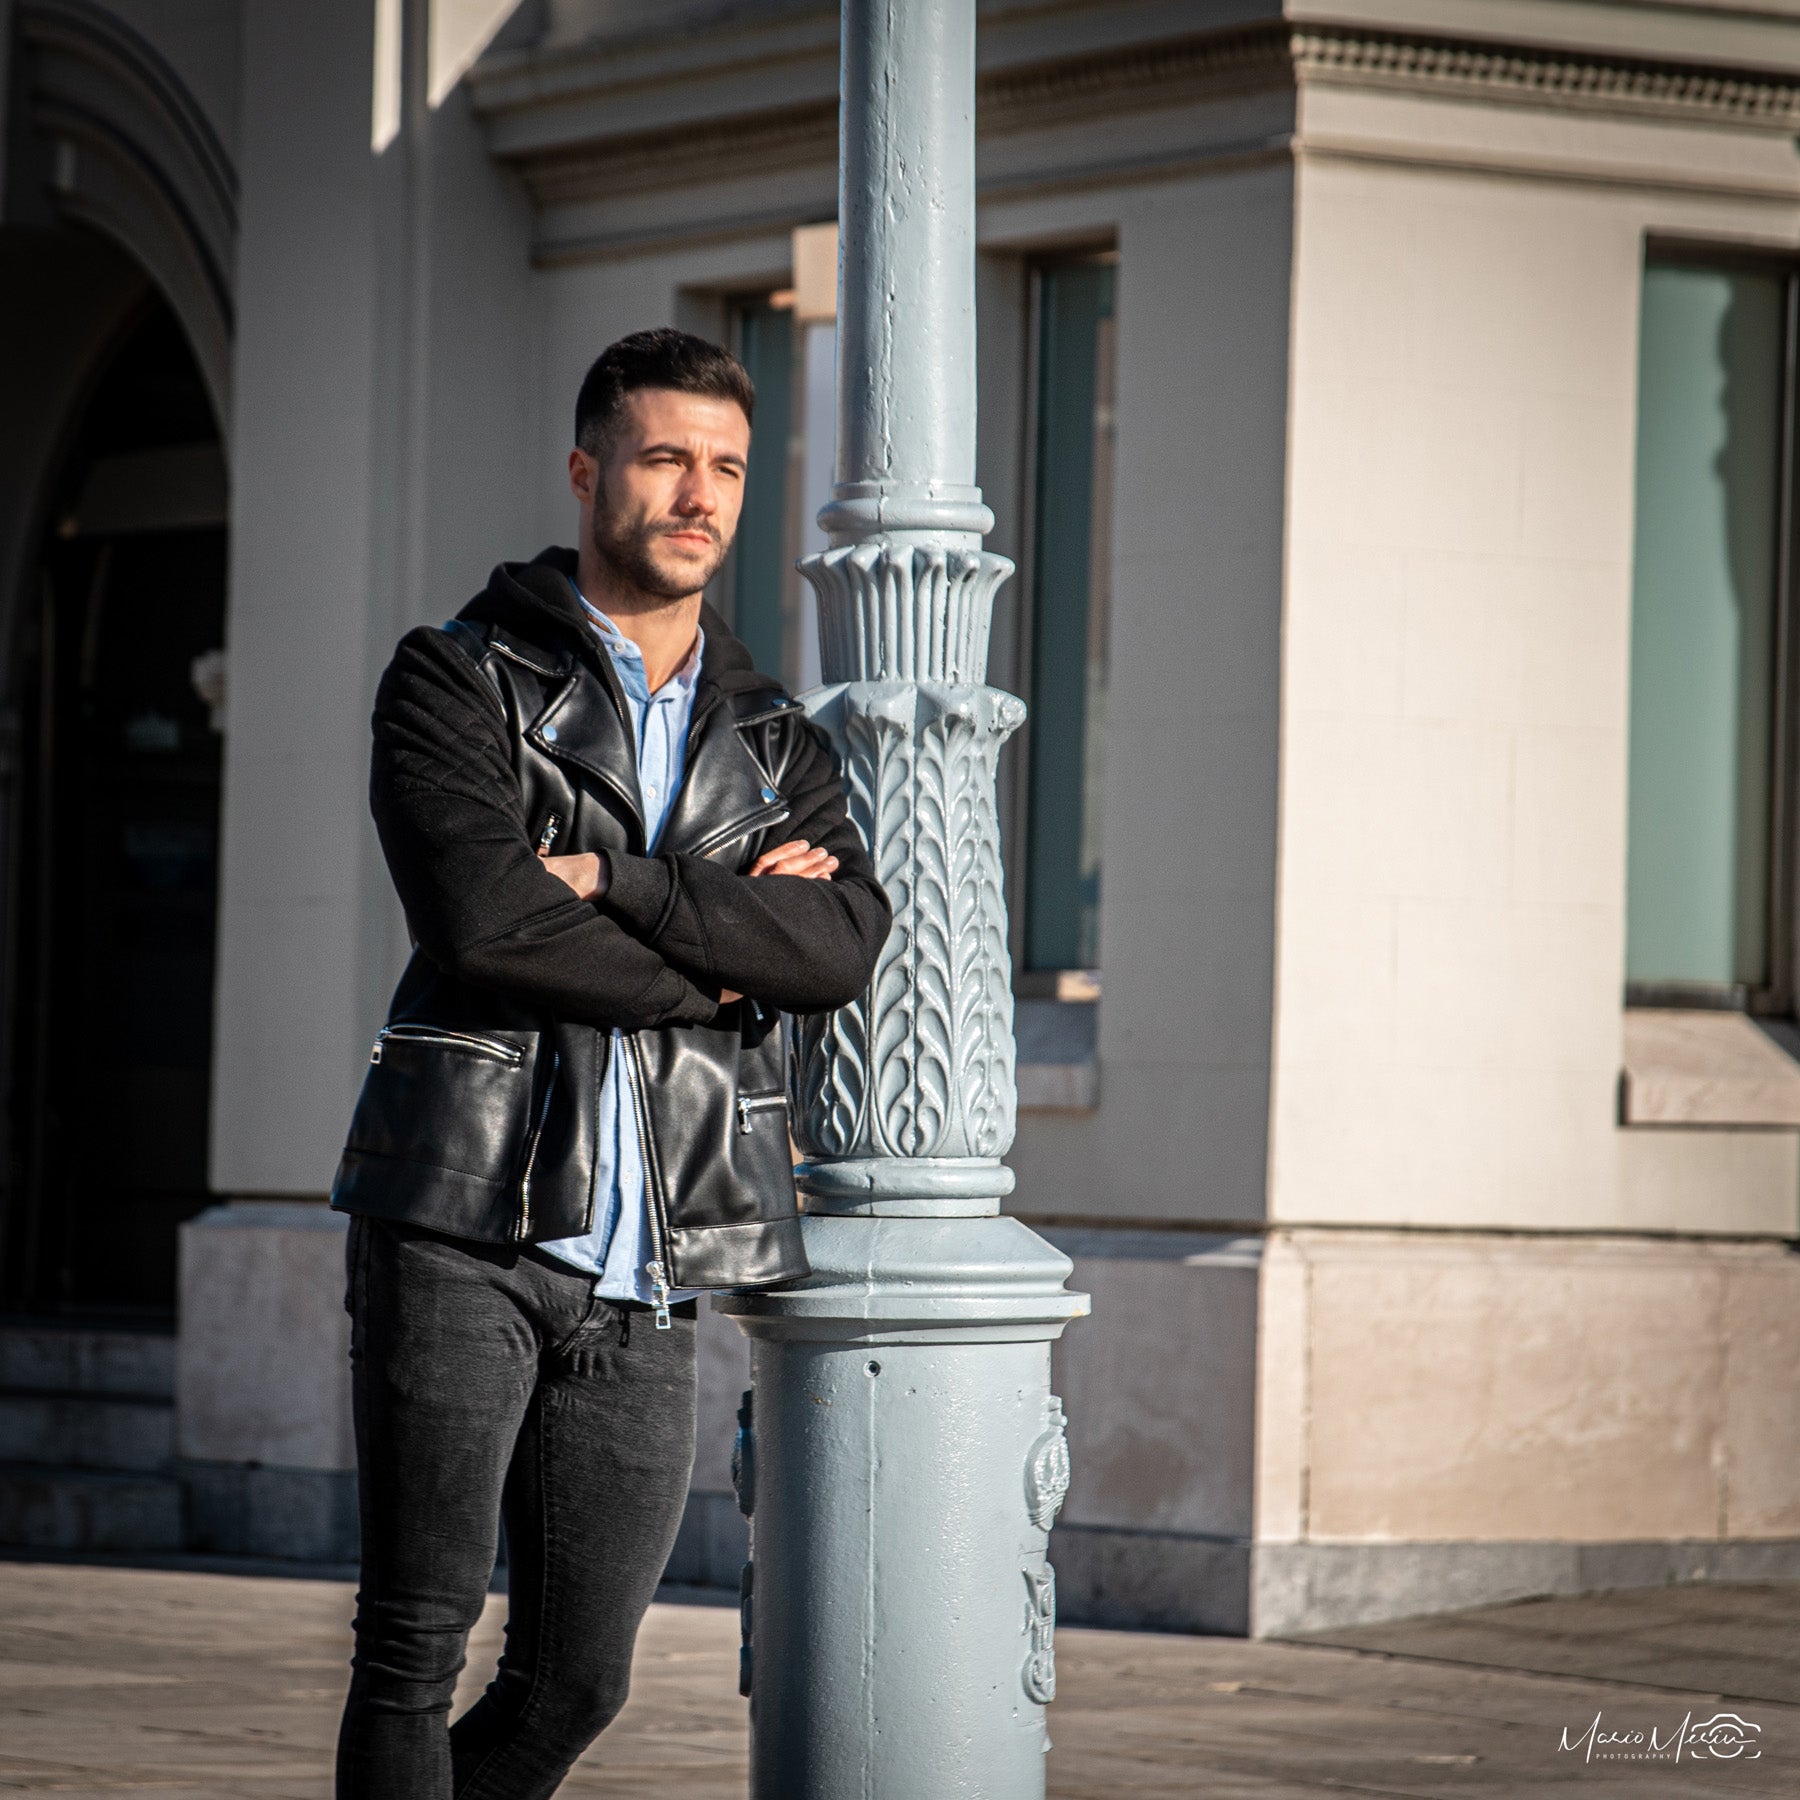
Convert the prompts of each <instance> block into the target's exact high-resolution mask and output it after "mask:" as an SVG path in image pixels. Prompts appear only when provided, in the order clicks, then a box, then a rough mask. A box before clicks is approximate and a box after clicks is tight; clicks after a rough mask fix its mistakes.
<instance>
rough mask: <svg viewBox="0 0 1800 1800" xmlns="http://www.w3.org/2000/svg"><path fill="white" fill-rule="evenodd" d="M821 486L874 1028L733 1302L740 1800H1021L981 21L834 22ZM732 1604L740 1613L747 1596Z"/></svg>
mask: <svg viewBox="0 0 1800 1800" xmlns="http://www.w3.org/2000/svg"><path fill="white" fill-rule="evenodd" d="M842 55H843V65H842V83H843V86H842V93H843V113H842V125H841V151H840V198H839V220H840V226H841V233H842V235H841V240H840V263H839V271H838V432H837V475H838V481H837V485H836V487H835V489H834V490H833V498H832V501H831V503H830V504H829V505H828V506H827V507H826V508H825V509H824V511H823V512H822V513H821V514H820V523H821V525H822V526H823V527H824V528H825V529H826V531H827V532H828V533H829V534H830V537H831V541H832V548H830V549H829V550H826V551H824V552H823V553H822V554H820V555H818V556H814V557H809V558H808V559H806V561H805V562H804V563H803V564H802V565H801V567H802V570H803V572H804V573H805V575H806V577H807V579H808V580H809V581H811V583H812V584H813V587H814V588H815V590H816V591H817V593H818V598H819V631H820V645H821V666H822V668H823V671H824V680H825V685H824V686H823V687H821V688H819V689H817V690H816V691H815V692H814V693H812V694H811V695H809V696H807V702H808V705H809V707H810V710H811V712H812V714H813V716H814V717H815V718H816V719H818V721H819V722H820V723H821V724H822V725H823V726H824V727H825V729H826V730H827V731H828V732H829V733H830V734H831V736H832V739H833V741H834V742H835V743H836V745H837V747H838V750H839V753H840V755H841V756H842V758H843V761H844V767H845V771H846V774H847V776H848V779H849V785H850V793H851V809H852V812H853V815H854V816H855V818H856V820H857V823H858V825H859V826H860V828H861V830H862V832H863V835H864V837H865V838H866V840H867V842H868V844H869V847H870V850H871V852H872V853H873V855H874V858H875V862H876V866H877V868H878V869H879V871H880V873H881V877H882V880H883V881H884V883H885V884H886V886H887V890H888V892H889V894H890V896H891V897H892V899H893V902H894V909H895V919H894V929H893V933H892V935H891V936H890V938H889V939H888V943H887V946H886V948H885V950H884V951H883V953H882V956H881V961H880V963H879V965H878V967H877V969H876V972H875V978H874V981H873V983H872V985H871V987H870V991H869V993H868V995H867V997H866V998H865V999H864V1000H863V1001H862V1002H861V1003H859V1004H858V1005H856V1006H853V1007H848V1008H846V1009H844V1010H843V1011H842V1012H839V1013H836V1014H833V1015H831V1016H829V1017H827V1018H823V1019H818V1020H813V1021H808V1022H807V1023H806V1025H805V1027H804V1029H803V1030H802V1032H801V1033H800V1039H799V1043H798V1046H797V1052H798V1053H797V1059H796V1072H795V1087H796V1096H795V1097H796V1101H797V1106H796V1119H795V1133H796V1136H797V1137H798V1139H799V1141H800V1144H801V1146H802V1148H803V1149H804V1150H805V1152H806V1154H807V1158H808V1161H807V1164H806V1167H805V1168H804V1169H803V1170H802V1172H801V1176H802V1179H801V1186H802V1190H803V1192H804V1193H805V1195H806V1197H807V1198H806V1205H807V1209H808V1213H809V1215H810V1216H809V1217H808V1219H807V1222H806V1241H807V1250H808V1253H809V1255H810V1256H811V1259H812V1263H813V1268H814V1275H813V1278H812V1279H811V1280H810V1281H809V1282H807V1283H805V1284H804V1285H802V1286H800V1287H797V1288H794V1289H791V1290H789V1291H786V1292H782V1293H776V1294H766V1295H753V1296H741V1297H733V1298H730V1299H722V1300H720V1301H719V1302H718V1304H719V1306H720V1308H721V1310H723V1311H726V1312H728V1313H730V1314H731V1315H732V1316H733V1317H735V1318H736V1320H737V1322H738V1324H739V1326H740V1327H741V1328H742V1329H743V1330H744V1331H745V1332H746V1333H747V1334H748V1335H749V1337H750V1338H751V1339H752V1341H753V1347H752V1361H753V1371H754V1375H753V1379H754V1382H755V1387H754V1395H755V1401H754V1425H753V1426H752V1424H751V1422H750V1420H749V1419H748V1418H746V1421H745V1428H744V1430H743V1432H742V1433H741V1434H740V1454H739V1467H740V1473H739V1498H740V1503H741V1504H742V1505H743V1506H744V1508H745V1510H746V1511H747V1512H750V1513H751V1518H752V1533H753V1552H752V1569H751V1571H747V1572H746V1589H747V1593H746V1604H745V1613H746V1637H747V1646H748V1648H747V1654H746V1665H747V1666H746V1677H747V1688H748V1691H749V1692H750V1695H751V1724H752V1736H753V1750H752V1778H751V1786H752V1792H753V1794H754V1795H755V1796H756V1797H757V1800H951V1797H952V1796H968V1797H970V1800H975V1797H977V1796H978V1797H979V1800H1041V1796H1042V1794H1043V1792H1044V1751H1045V1750H1046V1749H1047V1748H1048V1738H1047V1736H1046V1733H1045V1728H1044V1706H1045V1704H1046V1703H1047V1702H1048V1701H1049V1700H1050V1698H1051V1697H1052V1695H1053V1694H1054V1691H1055V1662H1054V1653H1053V1643H1052V1634H1053V1629H1054V1622H1055V1585H1054V1577H1053V1576H1052V1574H1051V1571H1050V1569H1049V1567H1048V1565H1047V1563H1046V1561H1045V1556H1044V1552H1045V1546H1046V1542H1047V1539H1048V1535H1049V1529H1050V1524H1051V1521H1052V1519H1053V1518H1054V1517H1055V1514H1056V1509H1057V1507H1058V1505H1059V1504H1060V1502H1061V1499H1062V1495H1063V1492H1064V1490H1065V1489H1066V1487H1067V1485H1068V1446H1067V1440H1066V1438H1065V1436H1064V1433H1063V1418H1062V1409H1061V1406H1060V1405H1059V1403H1058V1402H1057V1401H1056V1400H1055V1399H1054V1398H1053V1397H1052V1396H1051V1394H1050V1344H1051V1341H1052V1340H1053V1339H1054V1338H1056V1337H1057V1336H1059V1335H1060V1333H1061V1332H1062V1329H1063V1327H1064V1325H1065V1324H1067V1322H1068V1321H1069V1320H1070V1319H1071V1318H1074V1317H1077V1316H1078V1315H1080V1314H1082V1313H1085V1312H1086V1311H1087V1299H1086V1296H1084V1295H1080V1294H1072V1293H1070V1292H1068V1290H1067V1289H1066V1288H1065V1287H1064V1286H1063V1282H1064V1280H1065V1279H1066V1277H1067V1276H1068V1274H1069V1271H1070V1264H1069V1262H1068V1259H1067V1258H1065V1257H1063V1256H1061V1255H1060V1254H1058V1253H1057V1252H1056V1251H1055V1250H1053V1249H1051V1247H1050V1246H1049V1245H1048V1244H1046V1243H1044V1242H1043V1240H1042V1239H1041V1238H1039V1237H1037V1236H1036V1235H1035V1234H1033V1233H1032V1232H1031V1231H1029V1230H1027V1229H1026V1228H1025V1227H1024V1226H1023V1225H1021V1224H1020V1223H1018V1221H1016V1220H1014V1219H1008V1218H1002V1217H1001V1216H1000V1202H1001V1200H1002V1198H1003V1197H1004V1196H1005V1195H1006V1194H1007V1193H1008V1192H1010V1190H1011V1188H1012V1172H1011V1171H1010V1170H1009V1169H1006V1168H1005V1167H1003V1166H1002V1164H1001V1162H1000V1158H1001V1156H1002V1155H1004V1153H1005V1152H1006V1150H1007V1149H1008V1147H1009V1146H1010V1145H1011V1143H1012V1137H1013V1126H1014V1115H1015V1109H1016V1098H1017V1097H1016V1093H1015V1089H1014V1081H1013V1058H1014V1046H1013V1034H1012V984H1011V969H1010V964H1009V959H1008V955H1007V947H1006V946H1007V931H1006V909H1005V903H1004V899H1003V894H1002V888H1001V877H1000V839H999V821H998V817H997V814H996V807H995V787H994V782H995V762H996V759H997V757H998V755H999V751H1000V746H1001V744H1002V743H1003V742H1004V741H1005V739H1006V738H1007V736H1008V735H1009V734H1010V733H1011V732H1012V731H1014V730H1015V729H1016V728H1017V727H1018V725H1019V724H1020V722H1021V721H1022V720H1023V718H1024V716H1025V709H1024V707H1023V705H1022V704H1021V703H1020V702H1019V701H1018V700H1016V699H1014V698H1013V697H1012V696H1011V695H1010V694H1003V693H1000V692H997V691H996V690H995V689H993V688H990V687H987V686H986V685H985V684H984V681H983V677H984V675H985V673H986V667H987V642H988V625H989V619H990V615H991V612H992V608H993V599H994V594H995V591H996V590H997V589H998V587H999V585H1000V583H1001V582H1002V581H1003V580H1005V578H1006V577H1007V575H1008V574H1010V573H1011V565H1010V564H1008V563H1007V562H1006V560H1005V559H1004V558H1002V557H998V556H992V555H989V554H988V553H987V552H985V551H984V550H983V549H982V547H981V539H982V534H983V533H984V532H985V531H987V530H988V529H989V528H990V527H991V525H992V524H993V516H992V514H990V513H989V511H988V510H987V508H986V507H985V506H984V505H983V504H982V501H981V492H980V490H979V489H978V488H977V487H976V486H975V485H974V479H975V130H974V103H975V7H974V0H844V6H843V52H842ZM752 1579H753V1591H750V1590H751V1584H752Z"/></svg>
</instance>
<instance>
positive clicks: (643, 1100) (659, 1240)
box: [622, 1032, 674, 1331]
mask: <svg viewBox="0 0 1800 1800" xmlns="http://www.w3.org/2000/svg"><path fill="white" fill-rule="evenodd" d="M622 1041H623V1043H624V1044H625V1045H626V1046H627V1049H628V1056H627V1060H626V1065H625V1073H626V1076H627V1078H628V1079H629V1080H630V1082H631V1100H632V1105H633V1106H634V1107H635V1109H636V1111H637V1120H638V1138H639V1141H640V1142H641V1143H642V1144H643V1147H644V1192H645V1195H646V1197H647V1198H648V1200H649V1202H650V1205H649V1207H648V1209H647V1210H648V1212H649V1215H650V1248H651V1249H652V1250H653V1251H654V1252H655V1255H654V1256H652V1257H651V1259H650V1261H649V1262H647V1263H645V1264H644V1273H645V1274H646V1275H648V1276H649V1277H650V1301H651V1305H652V1307H653V1308H654V1309H655V1316H656V1329H657V1330H658V1331H667V1330H669V1329H670V1322H669V1291H670V1289H671V1287H672V1286H673V1285H674V1284H673V1282H672V1281H671V1280H670V1270H669V1216H668V1212H667V1210H666V1208H665V1205H664V1199H665V1196H664V1194H663V1179H662V1157H661V1155H660V1154H659V1152H658V1150H657V1147H656V1128H655V1127H654V1125H652V1123H651V1121H650V1102H649V1076H648V1075H647V1074H646V1072H645V1070H644V1052H643V1050H642V1048H641V1046H640V1045H639V1043H638V1040H637V1033H636V1032H632V1033H631V1034H630V1035H629V1036H627V1037H626V1038H624V1039H623V1040H622Z"/></svg>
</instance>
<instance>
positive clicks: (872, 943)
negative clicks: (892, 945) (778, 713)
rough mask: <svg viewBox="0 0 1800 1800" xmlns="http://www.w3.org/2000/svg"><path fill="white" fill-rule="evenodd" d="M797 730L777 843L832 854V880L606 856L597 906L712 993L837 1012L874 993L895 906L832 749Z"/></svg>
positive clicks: (675, 859)
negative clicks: (873, 979)
mask: <svg viewBox="0 0 1800 1800" xmlns="http://www.w3.org/2000/svg"><path fill="white" fill-rule="evenodd" d="M790 729H792V730H794V731H795V732H796V734H797V735H796V742H795V746H794V754H793V756H792V759H791V761H790V764H789V768H788V771H787V772H786V773H785V775H784V778H783V782H782V788H783V791H784V793H786V795H787V796H788V801H789V813H788V820H787V823H786V824H784V825H782V826H780V827H778V828H777V831H776V832H775V833H773V834H771V835H773V836H775V837H777V838H778V840H779V841H780V842H783V843H785V842H787V841H788V840H789V839H791V838H800V839H804V840H805V841H806V842H807V843H809V844H814V845H820V846H823V847H824V848H825V849H827V850H829V851H830V852H831V853H832V855H833V856H835V857H836V858H837V859H838V867H837V871H836V873H835V874H833V875H832V877H831V878H830V880H819V881H806V880H802V879H801V878H800V877H798V876H794V875H759V876H755V877H751V876H747V875H736V874H733V873H732V872H731V871H730V870H728V869H723V868H721V867H720V866H719V865H718V864H717V863H714V862H709V861H708V860H707V859H706V858H705V857H702V856H683V855H678V854H677V855H667V856H651V857H644V856H624V855H618V854H614V853H609V854H608V857H607V860H608V862H610V863H611V865H612V879H611V881H610V883H609V885H608V887H607V890H606V894H605V896H604V897H603V898H602V899H601V901H600V902H599V905H600V907H601V909H602V911H604V912H606V913H609V914H610V915H611V916H612V917H614V918H616V919H618V920H619V921H620V922H621V923H622V924H623V925H624V926H625V927H626V929H627V930H629V931H630V932H631V933H632V934H633V935H634V936H637V937H639V938H641V939H642V941H643V942H644V943H645V944H647V945H648V946H650V948H652V949H653V950H655V951H657V952H658V953H659V954H661V955H663V956H666V957H667V958H668V959H669V961H670V962H671V963H673V964H674V965H675V966H676V967H677V968H679V969H682V970H683V971H684V972H686V973H687V974H688V975H689V976H690V977H692V978H693V979H694V980H696V981H698V982H700V983H702V984H704V985H706V986H708V987H711V988H718V987H727V988H733V989H735V990H736V991H737V992H739V993H742V994H748V995H750V996H751V998H752V999H756V1000H761V1001H763V1002H764V1003H765V1004H766V1005H769V1006H773V1007H776V1008H779V1009H780V1010H781V1011H783V1012H793V1013H814V1012H829V1011H831V1010H832V1009H833V1008H834V1007H839V1006H846V1005H848V1004H849V1003H850V1002H851V1001H852V1000H854V999H856V998H857V997H858V996H859V995H860V994H861V993H862V992H863V991H864V989H865V988H867V986H868V984H869V979H870V976H871V975H872V974H873V972H874V968H875V959H876V957H877V956H879V955H880V953H881V947H882V945H883V944H884V943H885V942H886V941H887V935H888V930H889V928H890V926H891V925H892V923H893V908H892V906H891V905H890V904H889V901H888V897H887V894H886V892H885V891H884V890H883V888H882V886H881V883H880V882H879V881H878V880H877V879H876V876H875V869H874V866H873V864H872V863H871V862H870V861H869V853H868V851H867V850H866V849H864V847H863V841H862V838H861V836H860V834H859V833H858V832H857V829H856V826H855V825H854V824H853V823H852V822H851V819H850V816H849V810H848V808H847V807H846V806H845V803H844V782H843V775H842V773H841V771H840V770H839V767H838V760H837V756H836V754H835V752H834V751H833V750H832V748H831V745H830V742H829V741H828V740H827V738H826V737H825V734H824V733H823V732H822V731H820V730H819V728H818V727H817V726H816V725H814V724H812V723H811V722H810V721H800V720H796V721H795V722H794V724H793V726H791V727H790Z"/></svg>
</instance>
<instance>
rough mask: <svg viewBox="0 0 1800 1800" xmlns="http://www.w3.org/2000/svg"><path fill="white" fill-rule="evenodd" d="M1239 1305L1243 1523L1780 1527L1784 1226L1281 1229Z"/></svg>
mask: <svg viewBox="0 0 1800 1800" xmlns="http://www.w3.org/2000/svg"><path fill="white" fill-rule="evenodd" d="M1261 1304H1262V1312H1261V1320H1260V1344H1259V1393H1258V1446H1257V1482H1256V1490H1257V1491H1256V1536H1257V1539H1258V1542H1259V1544H1260V1543H1269V1544H1281V1543H1300V1542H1305V1543H1314V1544H1395V1543H1403V1542H1409V1541H1427V1542H1432V1541H1436V1542H1457V1543H1479V1542H1501V1541H1519V1540H1555V1541H1561V1542H1575V1543H1584V1542H1585V1543H1602V1542H1609V1541H1626V1540H1640V1541H1641V1540H1647V1539H1678V1540H1684V1541H1693V1540H1721V1541H1722V1540H1727V1539H1732V1540H1740V1541H1741V1540H1746V1539H1759V1538H1766V1539H1781V1538H1793V1537H1797V1536H1800V1482H1797V1481H1796V1479H1795V1471H1796V1470H1797V1469H1800V1409H1796V1408H1795V1406H1794V1404H1793V1380H1794V1373H1793V1372H1794V1369H1795V1368H1796V1367H1797V1366H1800V1256H1796V1255H1795V1254H1794V1253H1793V1251H1792V1250H1791V1249H1790V1248H1789V1247H1788V1246H1786V1245H1783V1244H1779V1243H1751V1242H1745V1243H1737V1244H1732V1243H1723V1242H1710V1243H1708V1242H1698V1241H1694V1240H1675V1239H1671V1240H1665V1241H1660V1242H1658V1241H1654V1240H1646V1239H1641V1238H1640V1239H1632V1238H1604V1237H1591V1236H1575V1235H1563V1236H1555V1235H1548V1234H1546V1235H1523V1234H1521V1235H1517V1236H1512V1235H1505V1236H1503V1235H1490V1234H1474V1233H1461V1232H1454V1233H1452V1232H1430V1233H1426V1232H1363V1231H1358V1232H1332V1231H1294V1232H1285V1233H1281V1234H1278V1235H1277V1236H1275V1237H1273V1238H1272V1239H1271V1240H1270V1242H1269V1244H1268V1246H1267V1250H1266V1252H1265V1257H1264V1268H1263V1281H1262V1293H1261Z"/></svg>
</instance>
